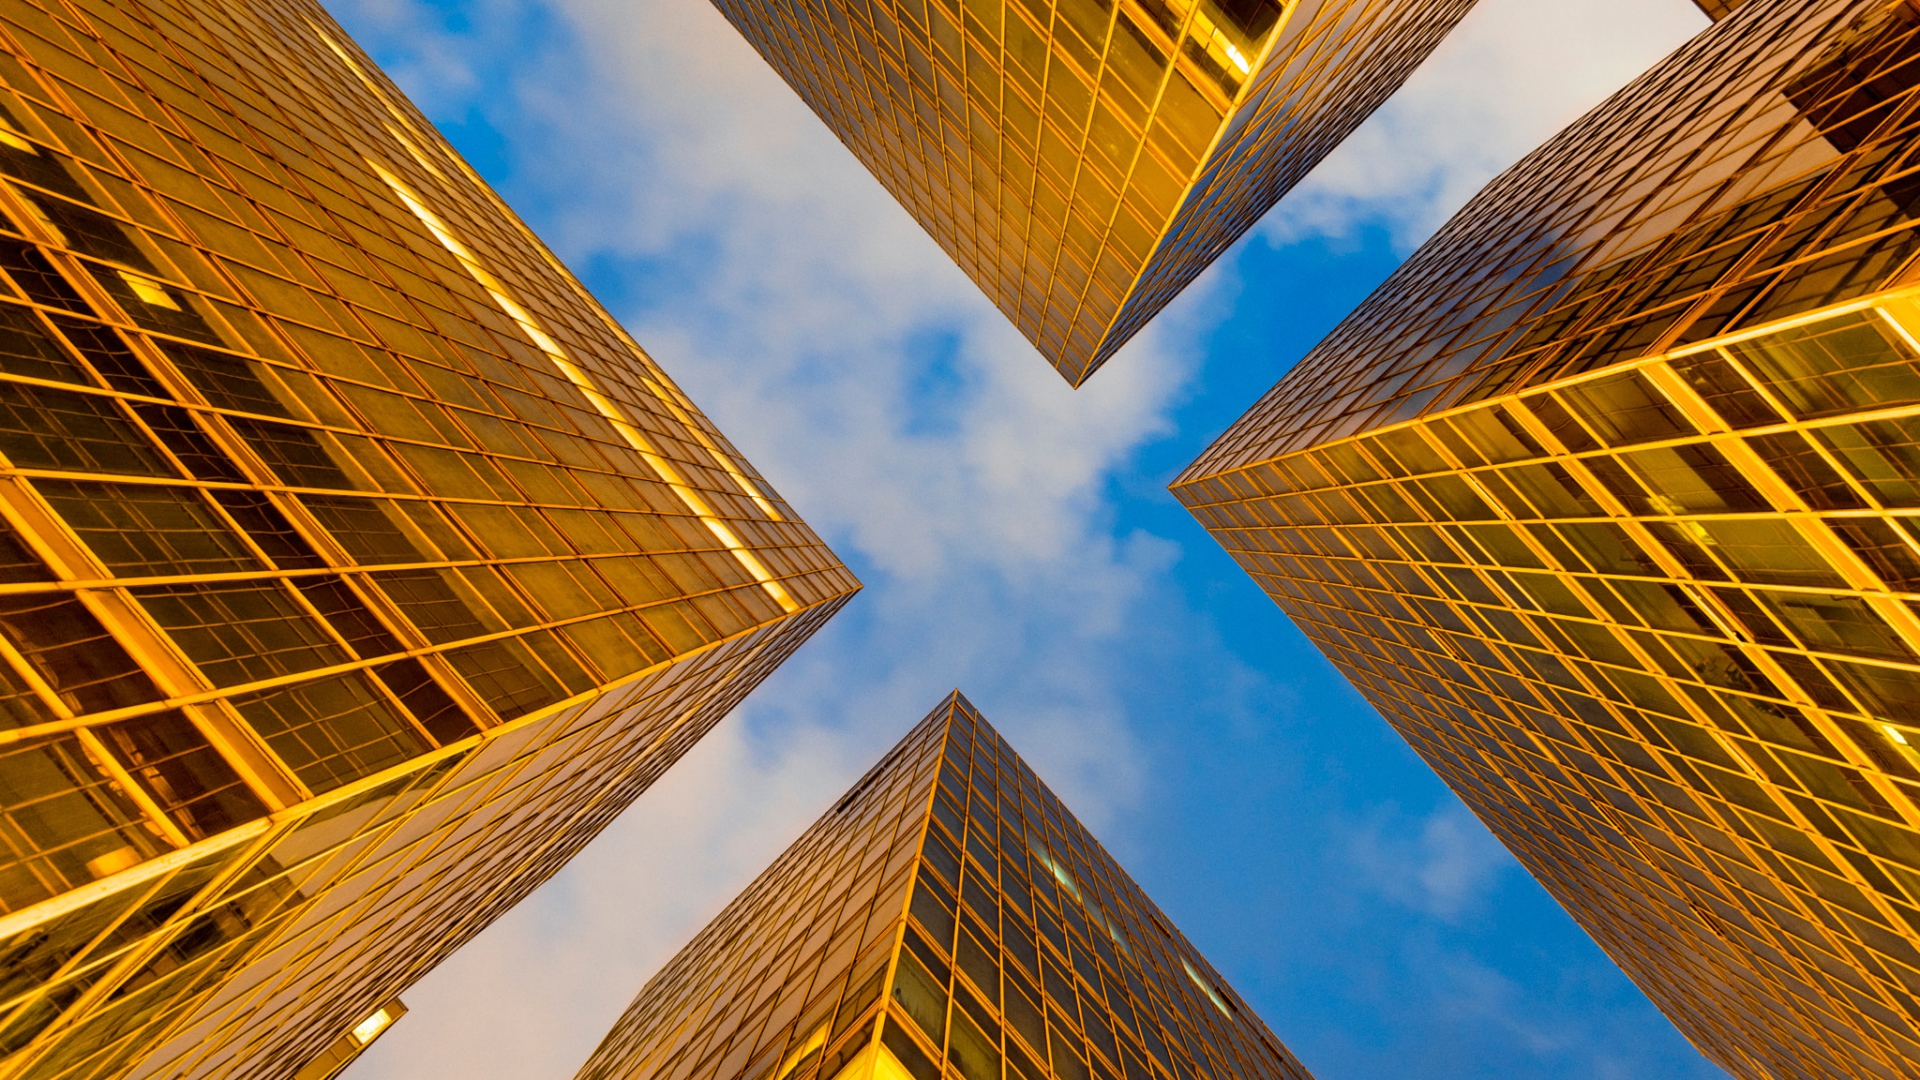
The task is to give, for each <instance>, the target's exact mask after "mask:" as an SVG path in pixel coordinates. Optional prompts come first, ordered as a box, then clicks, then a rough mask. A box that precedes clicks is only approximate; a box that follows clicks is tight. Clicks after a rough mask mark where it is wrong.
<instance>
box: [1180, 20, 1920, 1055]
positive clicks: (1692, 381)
mask: <svg viewBox="0 0 1920 1080" xmlns="http://www.w3.org/2000/svg"><path fill="white" fill-rule="evenodd" d="M1916 87H1920V9H1916V8H1915V7H1914V6H1912V5H1910V4H1909V3H1908V2H1907V0H1899V2H1896V3H1888V2H1886V0H1747V2H1746V3H1745V4H1743V5H1741V6H1740V7H1739V8H1738V10H1736V11H1734V12H1733V13H1732V14H1730V15H1727V16H1726V17H1725V18H1723V19H1721V20H1720V21H1718V22H1717V23H1715V25H1714V26H1712V27H1711V28H1709V29H1708V30H1706V31H1705V32H1703V33H1702V34H1701V35H1700V36H1699V37H1697V38H1696V39H1694V40H1693V41H1692V42H1690V43H1689V44H1687V45H1686V46H1684V47H1683V48H1681V49H1680V50H1679V51H1678V52H1676V53H1675V54H1674V55H1673V56H1672V57H1670V58H1669V59H1668V60H1666V61H1665V62H1663V63H1661V64H1660V65H1658V66H1656V67H1655V68H1653V69H1652V70H1650V71H1649V72H1647V73H1646V74H1645V75H1644V76H1642V77H1641V78H1640V79H1638V80H1637V81H1635V82H1634V83H1633V84H1631V85H1630V86H1628V87H1627V88H1626V89H1625V90H1623V91H1621V92H1620V93H1619V94H1617V95H1616V96H1615V97H1613V98H1612V99H1610V100H1609V101H1607V102H1605V103H1604V104H1602V105H1601V106H1600V107H1598V108H1597V109H1595V110H1594V111H1593V112H1592V113H1590V114H1589V115H1588V116H1586V117H1585V118H1584V119H1582V120H1580V121H1579V122H1577V123H1575V124H1574V125H1573V126H1571V127H1569V128H1568V129H1567V130H1566V131H1565V132H1563V133H1562V134H1560V135H1559V136H1557V137H1555V138H1554V139H1553V140H1551V141H1549V142H1548V143H1547V144H1546V145H1544V146H1543V147H1541V148H1540V149H1539V150H1537V151H1535V152H1534V153H1533V154H1532V155H1530V156H1529V157H1527V158H1526V159H1524V160H1523V161H1522V162H1520V163H1519V164H1518V165H1516V166H1515V167H1514V168H1513V169H1512V170H1511V171H1509V172H1508V173H1507V174H1505V175H1504V176H1502V177H1500V178H1499V179H1497V180H1495V181H1494V182H1493V183H1492V184H1491V185H1490V186H1489V187H1488V188H1487V189H1486V190H1485V191H1484V192H1482V193H1481V194H1480V195H1479V196H1478V197H1477V198H1475V199H1474V200H1473V201H1472V202H1471V203H1470V204H1469V205H1468V206H1467V207H1466V209H1464V210H1463V211H1461V213H1460V214H1459V216H1457V217H1456V218H1455V219H1454V220H1453V221H1452V222H1451V223H1449V224H1448V225H1446V226H1445V227H1444V228H1443V229H1442V230H1441V231H1440V232H1439V234H1438V235H1437V236H1436V237H1435V238H1434V239H1433V240H1432V241H1431V242H1429V243H1428V244H1427V245H1426V246H1425V247H1423V248H1422V249H1421V250H1420V251H1419V252H1418V253H1416V254H1415V255H1414V256H1413V257H1412V258H1411V259H1409V260H1408V262H1407V263H1406V264H1405V265H1404V266H1403V267H1402V268H1401V269H1400V270H1399V271H1398V272H1396V273H1395V274H1394V275H1393V277H1392V278H1390V279H1389V280H1388V281H1387V283H1386V284H1385V285H1383V286H1382V287H1381V288H1380V290H1379V291H1378V292H1376V293H1375V294H1374V295H1373V296H1372V297H1371V298H1370V299H1368V300H1367V301H1366V303H1365V304H1363V305H1362V306H1361V307H1360V308H1359V309H1358V310H1357V311H1356V312H1355V313H1354V314H1353V315H1351V316H1350V317H1349V318H1348V319H1347V320H1346V321H1345V322H1343V323H1342V324H1341V325H1340V326H1339V327H1338V328H1337V329H1336V330H1335V331H1334V332H1333V333H1332V334H1331V335H1330V336H1329V337H1328V338H1327V339H1326V340H1325V341H1324V342H1322V343H1321V344H1320V345H1319V346H1318V347H1316V348H1315V349H1314V350H1313V351H1312V352H1310V353H1309V354H1308V356H1307V357H1306V358H1305V359H1304V360H1302V361H1301V363H1300V364H1299V365H1298V366H1297V367H1296V368H1295V369H1294V370H1293V371H1291V372H1289V373H1288V374H1287V375H1286V377H1285V378H1283V379H1281V380H1280V382H1279V384H1278V385H1276V386H1275V387H1274V388H1273V390H1272V391H1271V392H1270V393H1269V394H1268V395H1267V396H1266V397H1265V398H1263V399H1262V400H1261V401H1260V402H1259V403H1258V404H1257V405H1256V406H1255V407H1254V408H1253V409H1252V410H1251V411H1250V412H1249V413H1247V415H1246V416H1244V417H1243V418H1242V419H1241V420H1240V421H1239V422H1238V423H1236V424H1235V425H1234V426H1233V428H1232V429H1231V430H1230V431H1228V432H1227V433H1226V434H1225V435H1224V436H1223V437H1222V438H1221V439H1220V440H1219V441H1218V442H1217V443H1216V444H1215V445H1214V446H1213V447H1212V448H1211V449H1209V450H1208V451H1207V452H1206V453H1205V454H1204V455H1203V456H1202V457H1201V458H1200V459H1199V460H1197V461H1196V462H1195V463H1194V464H1193V465H1192V466H1190V467H1189V468H1188V470H1187V471H1186V472H1185V473H1184V474H1183V475H1182V476H1181V477H1180V478H1179V479H1178V480H1177V481H1176V482H1175V484H1174V491H1175V493H1176V494H1177V495H1178V496H1179V498H1180V499H1181V500H1182V501H1183V502H1184V503H1186V505H1187V506H1188V507H1190V508H1191V509H1192V511H1193V513H1194V514H1195V515H1196V516H1197V517H1198V518H1199V519H1200V520H1201V521H1202V522H1203V523H1204V524H1205V525H1206V527H1207V528H1208V529H1209V530H1210V531H1211V532H1212V533H1213V534H1214V536H1216V537H1217V538H1218V539H1219V540H1220V542H1221V543H1222V544H1224V545H1225V546H1226V547H1227V548H1228V549H1229V550H1230V551H1231V552H1232V553H1233V555H1234V556H1235V558H1236V559H1238V560H1239V562H1240V564H1241V565H1242V566H1243V567H1244V568H1245V569H1246V570H1247V571H1248V572H1249V573H1251V574H1252V575H1253V576H1254V577H1255V579H1256V580H1257V581H1258V582H1259V583H1260V585H1261V586H1262V587H1263V588H1264V589H1265V590H1266V591H1267V592H1268V593H1269V594H1270V595H1271V596H1272V597H1273V598H1274V600H1275V601H1277V602H1278V603H1279V604H1280V606H1281V607H1282V608H1283V609H1284V610H1285V611H1286V612H1287V613H1288V614H1289V615H1291V616H1292V617H1293V619H1294V620H1295V622H1296V623H1297V624H1298V625H1299V626H1300V628H1301V629H1302V630H1304V631H1305V632H1306V633H1307V634H1308V636H1310V637H1311V638H1312V639H1313V640H1314V641H1315V642H1316V643H1318V644H1319V645H1320V647H1321V649H1322V650H1323V651H1324V652H1325V653H1326V655H1327V656H1328V657H1329V658H1330V659H1331V660H1333V662H1334V663H1335V664H1336V665H1337V666H1338V667H1339V668H1340V670H1341V671H1342V672H1343V673H1345V674H1346V675H1347V676H1348V677H1349V678H1350V679H1352V680H1353V682H1354V684H1355V685H1356V686H1357V687H1358V688H1359V689H1360V690H1361V692H1362V693H1363V694H1365V695H1366V697H1367V698H1368V699H1369V700H1370V701H1372V702H1373V703H1374V704H1375V705H1376V706H1377V707H1379V709H1380V710H1381V712H1383V713H1384V714H1385V715H1386V716H1387V718H1388V719H1389V720H1390V721H1391V722H1392V723H1393V724H1394V725H1395V726H1396V727H1397V728H1398V729H1399V730H1400V732H1401V733H1402V734H1404V735H1405V736H1406V738H1407V739H1408V740H1409V742H1411V743H1412V744H1413V746H1414V747H1415V748H1416V749H1417V750H1418V751H1419V752H1420V753H1421V754H1422V755H1423V756H1424V757H1425V758H1426V760H1427V761H1428V762H1430V763H1431V764H1432V765H1433V766H1434V768H1435V769H1437V770H1438V771H1439V772H1440V774H1441V775H1442V776H1443V777H1444V778H1445V779H1446V780H1447V782H1448V783H1449V784H1450V785H1452V787H1453V788H1454V789H1455V790H1456V791H1457V792H1458V793H1459V794H1460V795H1461V797H1462V798H1464V799H1465V800H1466V801H1467V802H1468V803H1469V804H1470V805H1471V806H1472V807H1473V808H1474V809H1475V811H1476V812H1477V813H1478V814H1479V815H1480V816H1481V818H1482V819H1483V820H1485V821H1486V823H1487V824H1488V825H1489V826H1490V827H1491V828H1492V829H1493V830H1494V831H1495V832H1496V833H1497V834H1498V835H1499V836H1500V837H1501V838H1502V839H1503V840H1504V841H1505V842H1506V844H1507V846H1508V847H1509V848H1511V849H1512V850H1513V851H1514V853H1515V854H1516V855H1518V856H1519V858H1520V859H1521V861H1522V862H1524V863H1525V864H1526V865H1527V866H1528V867H1529V868H1530V869H1531V870H1532V871H1533V872H1534V873H1535V874H1536V875H1537V876H1538V877H1539V878H1540V879H1541V880H1542V881H1543V882H1544V883H1545V884H1546V885H1547V887H1548V888H1549V889H1550V890H1551V891H1552V892H1553V894H1554V895H1555V896H1556V897H1557V898H1559V900H1560V901H1561V902H1562V903H1563V904H1564V905H1566V907H1567V908H1568V909H1569V910H1570V911H1571V912H1573V913H1574V915H1575V917H1576V918H1578V919H1579V920H1580V922H1581V923H1582V924H1583V925H1584V926H1585V927H1586V928H1587V929H1588V931H1590V932H1591V933H1592V934H1593V936H1594V937H1595V938H1596V939H1597V940H1598V941H1599V942H1600V943H1601V945H1602V946H1604V947H1605V948H1606V949H1607V951H1608V952H1609V953H1611V954H1612V955H1613V956H1614V958H1615V959H1617V960H1618V961H1619V962H1620V963H1621V965H1622V966H1623V967H1625V968H1626V970H1627V971H1628V973H1629V974H1630V975H1631V976H1632V977H1633V978H1634V979H1635V980H1636V981H1637V982H1638V983H1639V984H1640V985H1641V987H1642V988H1644V989H1645V990H1646V991H1647V993H1648V994H1649V995H1650V996H1651V997H1652V998H1653V999H1654V1000H1655V1001H1656V1002H1657V1003H1658V1004H1659V1005H1660V1006H1661V1007H1662V1008H1663V1009H1665V1010H1666V1012H1667V1013H1668V1015H1669V1016H1671V1017H1672V1018H1673V1020H1674V1021H1675V1022H1676V1023H1677V1024H1678V1025H1679V1027H1680V1028H1681V1030H1682V1031H1683V1032H1685V1033H1686V1034H1687V1036H1688V1037H1689V1038H1691V1039H1692V1040H1693V1041H1694V1043H1695V1044H1696V1045H1697V1046H1699V1047H1700V1049H1701V1050H1702V1051H1704V1052H1705V1053H1706V1054H1707V1055H1708V1056H1709V1057H1710V1058H1712V1059H1713V1060H1714V1061H1716V1062H1718V1063H1719V1064H1721V1065H1722V1066H1724V1067H1725V1068H1726V1069H1727V1070H1728V1071H1729V1072H1731V1073H1732V1074H1733V1075H1735V1076H1737V1077H1741V1078H1743V1080H1763V1078H1764V1080H1787V1078H1799V1077H1805V1078H1833V1077H1862V1078H1864V1077H1875V1078H1886V1077H1920V516H1916V515H1917V514H1920V340H1916V339H1920V288H1916V285H1920V269H1916V263H1915V259H1914V257H1915V255H1916V253H1920V232H1917V231H1916V222H1915V221H1914V219H1913V214H1914V211H1915V210H1916V209H1920V156H1916V151H1917V150H1920V93H1916Z"/></svg>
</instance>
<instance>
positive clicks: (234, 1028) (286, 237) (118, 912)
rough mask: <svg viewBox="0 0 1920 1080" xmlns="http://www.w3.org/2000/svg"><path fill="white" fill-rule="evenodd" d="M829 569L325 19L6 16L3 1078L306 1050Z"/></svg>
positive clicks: (154, 1071) (2, 111) (2, 7)
mask: <svg viewBox="0 0 1920 1080" xmlns="http://www.w3.org/2000/svg"><path fill="white" fill-rule="evenodd" d="M857 587H858V586H857V583H856V582H855V581H854V579H853V578H852V577H851V575H849V574H848V573H847V571H846V570H845V569H844V568H843V567H842V566H840V564H839V563H838V562H837V561H836V560H835V558H834V557H833V555H832V554H831V553H830V552H828V551H827V550H826V548H825V547H824V546H822V544H821V543H820V541H819V539H818V538H817V537H815V536H814V535H813V533H812V532H810V531H809V530H808V529H807V527H806V526H805V525H804V524H802V523H801V522H800V521H799V520H798V519H797V518H796V517H795V516H794V514H793V511H792V510H791V509H790V508H789V507H788V506H787V505H786V504H785V503H784V502H783V501H782V500H781V499H780V497H779V496H778V495H777V494H775V493H774V491H773V489H772V488H771V487H770V486H769V485H768V484H767V483H766V481H765V480H763V479H761V478H760V476H759V475H758V474H757V473H755V472H754V470H753V469H752V468H751V467H750V466H748V465H747V464H746V463H745V462H744V461H742V460H741V459H740V457H739V455H738V454H737V453H736V452H735V451H734V450H733V449H732V447H731V446H729V444H728V443H727V441H726V439H725V438H723V437H722V436H721V435H720V434H719V433H718V432H717V431H715V430H714V428H713V427H712V426H711V425H710V424H709V423H708V422H707V421H706V420H705V419H704V418H703V417H702V416H700V415H699V413H698V411H697V410H696V409H695V408H694V406H693V405H692V403H691V402H689V401H688V400H687V399H686V397H685V396H684V395H683V394H682V393H681V392H680V390H679V389H677V388H676V387H675V386H674V384H673V383H672V382H671V381H670V380H669V379H668V378H667V377H666V375H665V374H664V373H662V372H661V371H660V369H659V368H658V367H657V366H656V365H655V364H654V363H653V362H652V361H651V360H650V359H649V358H648V357H647V356H646V354H645V353H643V352H642V351H641V350H640V349H639V347H638V346H636V345H635V344H634V343H633V342H632V341H631V340H630V339H628V338H627V337H626V335H625V334H624V333H622V332H621V330H620V329H619V327H618V326H616V325H615V324H614V322H613V321H612V319H611V317H610V316H608V314H607V313H606V312H605V311H604V310H603V309H602V308H601V307H600V306H599V305H598V304H596V303H595V302H594V301H593V300H592V298H591V297H589V296H588V295H587V294H586V292H585V291H584V290H583V289H582V288H581V286H580V285H579V283H578V282H577V281H575V280H574V279H573V278H572V277H571V276H569V275H568V274H567V272H566V271H565V270H564V269H562V268H561V267H560V265H559V264H558V263H557V262H556V261H555V260H554V258H553V256H552V255H551V254H550V253H549V252H548V251H547V250H546V248H544V247H543V246H542V245H541V244H540V243H539V242H538V241H537V240H536V239H535V238H534V237H533V236H532V235H531V234H530V233H529V232H528V231H527V230H526V228H525V226H523V225H522V224H520V222H519V221H518V220H517V219H516V218H515V217H514V216H513V215H512V214H511V213H510V212H509V211H508V210H507V209H506V208H505V207H504V206H503V205H502V204H501V203H500V201H499V200H498V199H497V197H495V196H494V195H493V194H492V193H491V192H490V191H489V190H488V189H487V188H486V186H485V185H483V184H482V183H480V182H479V180H478V179H477V178H476V177H475V176H474V175H473V173H472V172H471V171H470V170H469V169H468V167H467V166H466V165H465V164H464V163H463V162H462V161H461V160H460V159H459V158H458V157H456V156H455V155H454V153H453V152H452V150H451V149H450V148H449V147H448V145H447V144H446V143H445V142H444V141H443V140H442V139H441V138H440V137H439V136H438V135H437V134H435V133H434V132H433V130H432V129H431V128H430V127H429V126H428V125H427V123H426V122H425V121H424V120H423V119H422V118H421V116H420V114H419V113H417V112H416V111H415V110H414V109H413V108H412V107H411V106H410V105H408V104H407V103H406V102H404V101H403V100H402V99H401V97H400V95H399V93H398V92H397V91H396V90H395V88H394V87H393V86H392V84H391V83H389V82H388V81H387V80H386V79H385V77H384V76H382V75H381V74H380V73H379V72H378V71H376V70H375V69H374V68H373V67H372V65H371V64H370V63H369V62H368V61H367V59H366V58H365V57H364V56H363V55H362V54H360V53H359V52H358V51H357V50H356V49H355V48H354V46H353V45H352V44H351V43H350V42H348V41H347V40H346V39H345V37H344V36H343V35H341V33H340V31H339V30H338V29H337V28H336V27H335V25H334V24H333V22H332V21H331V20H330V19H329V18H328V17H327V16H326V15H325V14H324V12H323V11H322V10H321V9H320V8H319V7H318V6H317V5H315V4H311V3H307V2H304V0H233V2H222V3H212V2H205V0H121V2H116V3H93V2H87V0H82V2H79V3H74V4H63V3H58V2H52V0H46V2H40V0H0V1076H4V1077H6V1078H8V1080H27V1078H35V1080H39V1078H46V1080H52V1078H55V1077H60V1078H70V1080H81V1078H100V1080H104V1078H108V1077H124V1076H155V1077H160V1076H164V1077H168V1078H174V1077H202V1076H206V1077H211V1076H220V1077H234V1078H240V1077H271V1078H275V1080H283V1078H286V1077H292V1076H295V1075H300V1076H303V1077H315V1076H323V1075H327V1074H328V1072H329V1071H330V1070H332V1069H334V1068H335V1067H337V1066H338V1065H339V1064H341V1063H342V1062H344V1061H345V1060H348V1059H350V1058H351V1056H352V1054H353V1053H355V1052H357V1047H359V1046H362V1045H364V1044H365V1043H366V1042H368V1041H371V1039H372V1037H373V1036H374V1035H377V1034H378V1032H379V1030H380V1027H381V1025H382V1024H383V1023H385V1022H386V1021H385V1020H382V1019H381V1017H383V1016H384V1017H386V1019H387V1020H390V1019H391V1018H392V1017H393V1016H396V1015H398V1012H399V1011H400V1006H398V1004H397V1002H395V1001H394V995H395V994H396V993H397V992H398V991H400V990H401V989H403V988H404V987H405V986H407V985H408V984H409V983H410V982H411V981H412V980H414V979H416V978H417V977H419V975H421V974H422V973H423V972H425V971H426V970H427V969H428V968H430V967H432V966H433V965H434V964H435V963H436V962H438V961H439V960H440V959H441V958H443V957H445V956H446V955H447V954H448V953H449V952H450V951H451V950H452V949H454V948H455V947H456V946H458V945H459V944H460V943H461V942H463V941H464V940H466V939H467V938H469V937H470V936H472V935H473V934H474V933H475V932H477V931H478V930H479V929H480V928H481V927H483V926H485V925H486V924H487V923H488V922H489V921H490V920H491V919H492V918H493V917H495V916H496V915H498V914H499V913H500V912H502V911H503V910H505V909H506V908H508V907H509V906H511V905H512V904H514V903H515V902H516V901H517V900H519V899H520V898H521V897H522V896H524V895H525V894H526V893H527V892H528V891H529V890H531V889H532V888H533V887H534V886H535V885H537V884H539V883H540V882H541V881H543V880H545V879H546V878H547V877H548V876H550V875H551V874H552V873H553V872H554V871H555V870H556V869H557V868H558V867H559V866H560V865H561V864H562V863H564V862H565V861H566V860H567V859H568V857H569V856H571V855H572V854H573V853H574V852H575V851H576V850H578V849H579V847H580V846H581V845H582V844H584V843H585V842H586V841H587V840H588V839H589V838H590V837H592V836H593V835H594V834H595V832H597V831H598V830H599V829H600V827H601V826H603V825H604V824H605V823H606V822H607V821H608V820H609V819H610V818H611V817H612V816H613V815H614V814H616V813H618V812H619V810H620V809H621V808H622V807H624V806H625V805H626V804H627V803H628V802H629V801H630V800H632V799H633V797H634V796H635V795H637V794H638V793H639V792H640V791H641V790H642V789H644V788H645V787H646V786H647V785H648V784H649V783H650V782H651V781H652V780H653V779H654V778H655V777H656V776H658V775H659V773H660V772H661V771H662V770H663V769H665V768H666V767H667V766H668V765H669V764H670V763H671V762H673V761H674V760H675V759H676V758H677V757H678V756H679V755H680V754H681V753H682V752H683V751H684V750H685V749H686V748H687V747H688V746H689V745H690V744H691V743H693V742H694V741H695V740H696V739H698V738H699V737H700V736H701V735H702V734H703V733H704V732H705V731H706V730H707V729H708V728H709V727H710V726H711V725H712V724H713V723H714V722H716V721H717V720H718V719H719V718H720V717H721V716H722V715H723V714H724V713H725V712H726V711H727V710H728V709H729V708H730V707H731V706H732V705H733V704H734V703H735V702H737V701H738V700H739V699H740V698H741V697H742V696H743V695H744V694H745V693H746V692H747V691H748V690H749V689H750V688H751V687H752V686H753V685H754V684H755V683H756V682H757V681H758V680H759V679H760V678H761V677H763V676H764V675H765V674H766V673H767V672H768V671H769V670H770V669H771V668H772V667H773V666H774V665H775V664H777V663H779V662H780V660H781V659H782V658H784V657H785V656H786V655H787V654H788V653H789V652H791V650H792V649H794V648H795V647H796V646H797V645H798V644H799V643H800V642H801V641H802V640H803V639H804V638H805V637H806V636H807V635H808V634H809V633H810V632H811V631H812V630H813V629H815V628H816V627H818V626H819V625H820V624H821V622H822V621H823V620H825V619H826V618H827V617H828V616H829V615H830V614H831V613H832V612H833V611H834V610H836V609H837V608H838V607H839V606H840V604H842V603H843V602H844V601H845V600H846V598H847V597H848V596H849V595H850V594H851V592H852V591H853V590H854V589H856V588H857Z"/></svg>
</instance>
